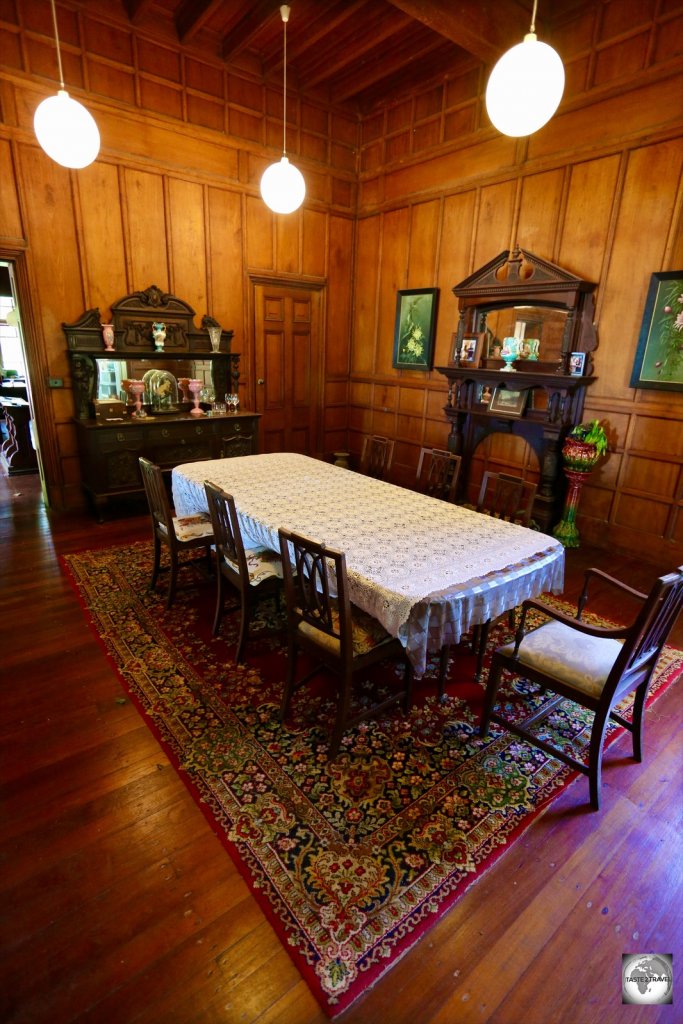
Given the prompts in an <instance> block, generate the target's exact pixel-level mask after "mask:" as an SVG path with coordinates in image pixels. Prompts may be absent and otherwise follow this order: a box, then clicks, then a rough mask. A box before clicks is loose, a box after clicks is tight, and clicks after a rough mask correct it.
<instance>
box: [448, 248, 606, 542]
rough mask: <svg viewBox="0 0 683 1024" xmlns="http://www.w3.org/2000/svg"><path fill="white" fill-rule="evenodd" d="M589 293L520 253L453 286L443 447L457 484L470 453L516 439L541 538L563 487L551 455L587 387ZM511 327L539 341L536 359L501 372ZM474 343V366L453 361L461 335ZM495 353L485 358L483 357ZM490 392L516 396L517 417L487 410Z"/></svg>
mask: <svg viewBox="0 0 683 1024" xmlns="http://www.w3.org/2000/svg"><path fill="white" fill-rule="evenodd" d="M595 287H596V286H595V285H594V284H592V283H590V282H588V281H584V280H582V279H581V278H578V277H575V276H574V275H573V274H570V273H569V272H567V271H566V270H563V269H562V268H561V267H558V266H555V265H554V264H552V263H549V262H548V261H547V260H543V259H541V258H540V257H538V256H534V255H533V254H532V253H529V252H526V251H524V250H521V249H515V250H513V251H510V250H507V251H505V252H502V253H501V254H500V255H499V256H497V257H496V258H495V259H494V260H492V261H491V262H490V263H487V264H486V265H485V266H484V267H482V268H480V269H479V270H477V271H476V272H475V273H474V274H472V275H470V277H468V278H466V279H465V280H464V281H462V282H461V283H460V284H458V285H456V286H455V287H454V289H453V292H454V293H455V295H456V296H457V297H458V304H459V310H460V319H459V323H458V330H457V334H456V336H455V337H454V345H453V351H452V355H451V360H450V362H449V365H448V366H438V367H436V369H437V370H438V371H439V372H440V373H442V374H444V376H445V377H446V378H447V380H448V402H447V405H446V407H445V410H444V411H445V413H446V416H447V418H448V419H449V421H450V424H451V429H450V434H449V439H448V446H449V448H450V449H451V451H453V452H456V453H457V454H459V455H462V456H463V462H464V468H465V474H464V475H465V478H467V475H468V472H469V467H470V464H471V459H472V456H473V454H474V452H475V450H476V448H477V446H478V445H479V444H480V443H481V442H482V441H483V440H484V439H485V438H486V437H487V436H488V435H490V434H492V433H500V432H506V433H512V434H515V435H518V436H520V437H523V438H524V439H525V440H526V441H527V443H528V444H529V445H530V446H531V448H532V449H533V450H534V452H535V453H536V455H537V457H538V463H539V469H540V481H539V487H538V494H537V497H536V501H535V504H534V512H533V517H534V519H535V520H536V522H537V523H538V524H539V526H540V527H541V529H543V530H546V531H549V530H550V529H551V528H552V526H553V525H554V524H555V523H556V522H557V521H558V519H559V516H560V510H561V506H562V500H563V496H564V490H565V484H564V478H563V474H562V459H561V451H562V445H563V443H564V439H565V437H566V435H567V433H568V431H569V430H570V429H571V428H572V427H573V426H575V425H576V424H577V423H580V422H581V417H582V413H583V405H584V398H585V393H586V388H587V387H588V386H589V385H590V384H592V383H593V381H594V380H595V379H596V378H595V377H594V376H593V375H592V374H593V355H592V354H593V352H594V351H595V349H596V348H597V339H596V334H595V327H594V324H593V311H594V296H593V292H594V290H595ZM517 324H521V325H527V326H528V325H530V326H529V330H530V331H533V332H534V336H535V337H537V336H538V335H540V345H539V346H538V347H539V355H538V358H537V359H533V360H530V359H528V358H520V359H518V360H516V361H515V362H514V364H513V366H514V370H513V371H509V370H507V369H506V368H505V364H504V362H503V360H502V358H500V357H499V356H498V354H497V349H498V345H499V344H502V340H503V338H504V337H505V336H506V335H508V334H509V335H512V334H513V331H514V330H515V326H516V325H517ZM470 333H471V334H476V335H479V336H482V335H483V336H484V337H483V351H484V355H483V356H482V358H481V360H480V362H479V365H478V366H471V365H468V364H465V363H463V362H462V361H461V359H460V355H459V353H460V351H461V343H462V339H463V337H464V336H465V335H468V334H470ZM494 352H495V353H496V354H495V355H494V354H493V353H494ZM576 352H578V353H582V354H583V358H584V366H583V374H581V375H580V376H574V375H572V373H571V372H570V366H571V355H572V353H576ZM496 389H499V390H498V393H499V395H500V393H501V391H504V392H508V393H509V392H511V391H512V392H515V393H517V394H519V393H521V401H522V403H523V407H522V410H521V412H520V411H519V410H516V411H514V412H510V413H506V411H505V409H504V408H501V407H500V406H499V407H498V410H496V409H495V407H494V408H493V409H492V408H491V396H492V395H493V393H494V392H495V391H496Z"/></svg>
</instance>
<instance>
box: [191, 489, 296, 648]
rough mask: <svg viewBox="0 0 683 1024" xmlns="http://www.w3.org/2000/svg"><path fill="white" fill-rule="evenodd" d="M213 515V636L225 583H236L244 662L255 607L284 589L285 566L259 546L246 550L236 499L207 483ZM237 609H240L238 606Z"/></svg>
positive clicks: (272, 552)
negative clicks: (214, 571)
mask: <svg viewBox="0 0 683 1024" xmlns="http://www.w3.org/2000/svg"><path fill="white" fill-rule="evenodd" d="M204 490H205V491H206V498H207V501H208V503H209V515H210V516H211V523H212V525H213V534H214V540H215V544H216V613H215V615H214V620H213V635H214V636H217V635H218V629H219V627H220V622H221V617H222V615H223V607H224V603H225V583H226V581H227V582H228V583H230V584H232V587H233V588H234V590H235V591H236V592H237V595H238V597H239V608H240V611H241V623H240V635H239V641H238V643H237V650H236V651H235V661H236V662H238V663H239V662H240V661H242V655H243V653H244V648H245V644H246V642H247V636H248V634H249V624H250V622H251V619H252V615H253V611H254V607H255V605H256V603H257V601H259V600H260V599H261V598H263V597H268V596H270V595H276V596H277V598H278V601H279V596H280V592H281V590H282V563H281V561H280V558H279V556H278V555H277V553H276V552H275V551H271V550H270V549H269V548H265V547H261V546H257V547H251V548H245V546H244V540H243V538H242V530H241V528H240V522H239V519H238V517H237V509H236V508H235V499H234V498H233V496H232V495H231V494H228V493H227V492H226V491H224V490H222V489H221V488H220V487H217V486H216V485H215V484H212V483H211V482H210V481H208V480H207V481H205V483H204ZM236 607H237V606H236Z"/></svg>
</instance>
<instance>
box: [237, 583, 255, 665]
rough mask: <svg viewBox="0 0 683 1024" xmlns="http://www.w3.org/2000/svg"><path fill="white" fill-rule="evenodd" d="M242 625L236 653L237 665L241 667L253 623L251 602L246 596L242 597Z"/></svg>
mask: <svg viewBox="0 0 683 1024" xmlns="http://www.w3.org/2000/svg"><path fill="white" fill-rule="evenodd" d="M240 603H241V606H242V609H241V619H242V621H241V624H240V638H239V642H238V644H237V651H236V652H235V664H236V665H239V664H240V663H241V661H242V655H243V653H244V648H245V645H246V642H247V635H248V633H249V623H250V622H251V601H250V600H249V598H248V597H246V596H245V595H244V594H242V595H241V601H240Z"/></svg>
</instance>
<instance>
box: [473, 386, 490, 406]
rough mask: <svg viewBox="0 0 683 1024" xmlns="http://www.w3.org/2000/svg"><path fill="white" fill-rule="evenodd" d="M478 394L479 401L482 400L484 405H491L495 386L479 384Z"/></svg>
mask: <svg viewBox="0 0 683 1024" xmlns="http://www.w3.org/2000/svg"><path fill="white" fill-rule="evenodd" d="M476 395H477V402H481V403H482V405H489V403H490V402H491V397H492V395H493V388H492V387H491V385H490V384H477V392H476Z"/></svg>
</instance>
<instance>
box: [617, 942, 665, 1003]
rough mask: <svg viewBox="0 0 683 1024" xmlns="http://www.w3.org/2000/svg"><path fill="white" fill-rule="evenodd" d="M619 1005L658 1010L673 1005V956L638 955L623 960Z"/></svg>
mask: <svg viewBox="0 0 683 1024" xmlns="http://www.w3.org/2000/svg"><path fill="white" fill-rule="evenodd" d="M621 978H622V985H621V994H622V1003H636V1004H639V1005H641V1006H661V1005H663V1004H665V1003H671V1002H673V956H672V955H671V954H670V953H638V954H633V953H631V954H628V953H625V954H624V955H623V956H622V964H621Z"/></svg>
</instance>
